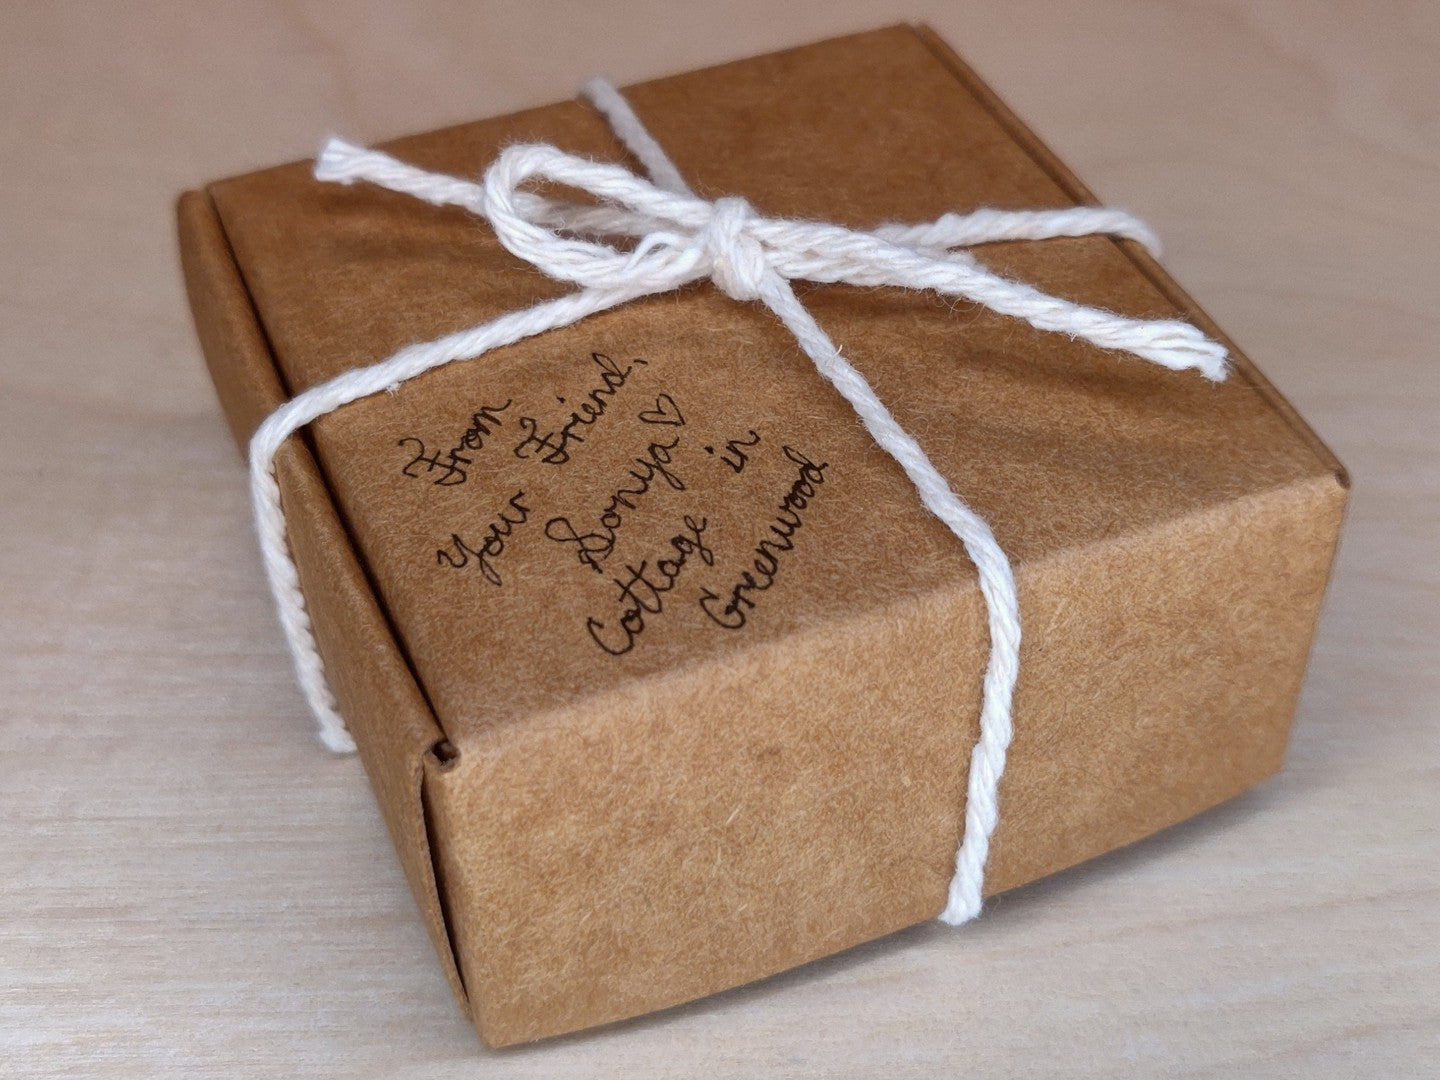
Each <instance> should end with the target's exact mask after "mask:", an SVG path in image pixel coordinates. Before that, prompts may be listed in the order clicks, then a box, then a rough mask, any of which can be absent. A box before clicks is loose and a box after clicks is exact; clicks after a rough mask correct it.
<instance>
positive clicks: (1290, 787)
mask: <svg viewBox="0 0 1440 1080" xmlns="http://www.w3.org/2000/svg"><path fill="white" fill-rule="evenodd" d="M904 18H912V19H924V20H926V21H928V22H930V23H931V24H932V25H934V26H935V27H936V28H937V29H938V30H939V31H940V32H941V33H942V34H943V35H944V36H945V37H946V38H947V39H948V40H950V41H951V42H952V43H953V44H954V45H955V46H956V47H957V49H959V51H960V52H961V53H962V54H963V55H965V56H966V57H967V58H968V59H969V60H970V61H971V62H972V63H973V64H974V65H975V66H976V67H977V68H978V69H979V70H980V72H981V74H982V75H984V76H985V77H986V78H987V79H988V80H990V81H991V83H992V84H993V85H994V86H995V87H996V88H997V89H998V90H999V91H1000V93H1001V94H1002V95H1004V96H1005V97H1006V98H1007V99H1008V100H1009V102H1010V103H1011V104H1012V105H1013V106H1014V107H1015V108H1016V109H1017V110H1018V111H1019V112H1020V114H1021V115H1022V116H1024V117H1025V118H1026V119H1027V120H1028V121H1030V122H1031V123H1032V124H1033V125H1034V126H1035V128H1036V129H1037V130H1038V131H1039V133H1040V134H1041V136H1042V137H1044V138H1045V139H1046V140H1047V141H1049V142H1050V143H1051V145H1052V146H1054V148H1055V149H1056V150H1057V151H1059V153H1060V154H1061V156H1062V157H1064V158H1065V159H1066V160H1067V161H1068V162H1070V163H1071V164H1072V165H1073V166H1074V167H1075V168H1076V170H1077V171H1078V172H1079V174H1080V175H1081V176H1082V177H1083V178H1084V179H1085V180H1086V181H1087V182H1088V183H1090V184H1091V185H1092V186H1093V187H1094V188H1095V189H1096V190H1098V191H1099V192H1100V193H1101V195H1102V196H1103V197H1105V198H1107V199H1108V200H1110V201H1113V202H1116V203H1119V204H1121V205H1125V206H1127V207H1129V208H1131V209H1133V210H1135V211H1137V212H1139V213H1140V214H1141V215H1142V216H1143V217H1145V218H1147V219H1148V220H1149V221H1150V222H1151V223H1152V224H1153V225H1154V226H1156V228H1157V229H1158V230H1159V232H1160V233H1161V235H1162V236H1163V237H1165V239H1166V240H1167V242H1168V255H1167V260H1166V261H1167V263H1168V265H1169V266H1170V267H1171V268H1172V269H1173V271H1174V272H1175V274H1176V276H1177V277H1178V278H1179V280H1180V281H1181V282H1182V283H1183V284H1184V285H1185V286H1186V287H1187V288H1189V289H1190V290H1191V291H1193V292H1194V294H1195V295H1196V296H1197V297H1198V298H1199V299H1200V300H1201V302H1202V303H1204V304H1205V305H1206V306H1207V307H1208V308H1209V309H1210V310H1211V311H1212V313H1213V314H1214V315H1215V316H1216V317H1217V318H1218V319H1219V321H1220V322H1221V323H1222V324H1223V325H1224V326H1225V327H1226V328H1227V329H1228V330H1229V331H1230V332H1231V333H1232V334H1233V335H1234V336H1235V337H1236V338H1237V340H1239V341H1240V342H1241V343H1242V344H1243V345H1244V346H1245V347H1246V349H1247V350H1248V351H1249V353H1250V354H1251V355H1252V356H1253V357H1254V359H1255V360H1256V361H1257V362H1258V363H1259V364H1260V365H1261V367H1262V368H1263V369H1264V370H1265V371H1266V372H1267V373H1268V374H1269V375H1270V376H1271V377H1272V378H1273V379H1274V380H1275V382H1276V383H1277V384H1278V385H1279V386H1280V387H1281V388H1282V390H1284V391H1285V393H1286V394H1287V395H1289V396H1290V397H1291V399H1292V400H1293V401H1294V402H1295V403H1296V404H1297V405H1298V406H1299V408H1300V409H1301V411H1302V412H1303V413H1304V414H1305V415H1306V416H1307V417H1308V418H1309V419H1310V420H1311V421H1312V422H1313V423H1314V425H1315V426H1316V428H1317V429H1318V430H1319V432H1320V433H1321V435H1322V436H1323V437H1324V438H1326V439H1327V441H1328V442H1329V443H1330V444H1331V446H1333V447H1334V449H1335V450H1336V451H1337V453H1338V454H1339V455H1340V457H1341V458H1342V459H1343V460H1344V461H1345V462H1346V463H1347V465H1349V466H1350V468H1351V469H1352V470H1353V473H1354V477H1355V494H1354V501H1353V503H1352V511H1351V516H1350V520H1349V522H1348V526H1347V529H1346V533H1345V538H1344V546H1343V551H1342V555H1341V558H1340V562H1339V565H1338V568H1337V570H1336V575H1335V580H1334V583H1333V586H1332V589H1331V593H1330V597H1329V601H1328V605H1327V609H1326V612H1325V615H1324V618H1323V621H1322V624H1321V627H1320V634H1319V640H1318V643H1317V645H1316V650H1315V654H1314V658H1313V662H1312V667H1311V672H1310V676H1309V680H1308V683H1307V686H1306V691H1305V695H1304V699H1303V702H1302V705H1301V710H1300V716H1299V720H1298V723H1297V727H1296V730H1295V735H1294V740H1293V743H1292V746H1291V751H1290V755H1289V761H1288V767H1287V770H1286V772H1285V773H1284V774H1283V775H1282V776H1281V777H1279V778H1278V779H1276V780H1274V781H1273V782H1271V783H1270V784H1268V785H1267V786H1266V787H1265V788H1263V789H1262V790H1260V791H1258V792H1255V793H1253V794H1251V795H1249V796H1246V797H1244V798H1242V799H1240V800H1238V801H1237V802H1235V803H1233V804H1231V805H1229V806H1227V807H1225V808H1223V809H1221V810H1219V811H1216V812H1213V813H1211V814H1209V815H1208V816H1206V817H1204V818H1202V819H1200V820H1198V821H1194V822H1191V823H1189V824H1187V825H1184V826H1181V827H1179V828H1176V829H1174V830H1172V831H1170V832H1169V833H1166V834H1164V835H1162V836H1160V837H1158V838H1156V839H1154V840H1151V841H1149V842H1146V843H1144V844H1141V845H1139V846H1137V847H1135V848H1134V849H1132V850H1128V851H1125V852H1122V853H1120V854H1117V855H1114V856H1111V857H1108V858H1105V859H1102V860H1100V861H1098V862H1096V863H1094V864H1091V865H1089V866H1085V867H1082V868H1080V869H1077V870H1074V871H1072V872H1070V873H1067V874H1064V875H1062V876H1060V877H1059V878H1056V879H1053V880H1051V881H1047V882H1044V883H1042V884H1039V885H1036V886H1032V887H1030V888H1028V889H1025V890H1022V891H1021V892H1019V893H1017V894H1013V895H1010V896H1008V897H1005V898H1003V899H1001V900H999V901H998V902H996V903H994V904H993V905H992V906H991V908H990V910H989V911H988V913H987V914H986V916H985V917H984V918H983V919H982V920H980V922H978V923H977V924H974V925H973V926H971V927H968V928H966V929H964V930H961V931H958V932H956V931H951V930H948V929H946V928H944V927H942V926H939V925H933V926H925V927H920V928H917V929H914V930H912V931H909V932H906V933H902V934H900V935H898V936H896V937H894V938H891V939H888V940H885V941H881V942H877V943H874V944H872V945H870V946H867V947H864V948H861V949H859V950H856V951H854V952H852V953H849V954H847V955H844V956H841V957H838V958H835V959H832V960H829V961H825V962H822V963H819V964H815V965H813V966H810V967H808V968H805V969H802V970H799V971H796V972H792V973H790V974H787V975H784V976H781V977H778V978H776V979H773V980H770V981H768V982H765V983H762V984H760V985H757V986H753V987H748V988H744V989H741V990H738V991H734V992H731V993H729V994H725V995H722V996H720V997H718V998H714V999H711V1000H708V1001H704V1002H700V1003H697V1004H695V1005H692V1006H688V1007H685V1008H682V1009H679V1010H675V1011H672V1012H670V1013H667V1014H664V1015H661V1016H658V1017H652V1018H648V1019H644V1020H640V1021H637V1022H632V1023H629V1024H625V1025H621V1026H619V1027H616V1028H612V1029H607V1030H604V1031H601V1032H598V1033H592V1034H586V1035H581V1036H575V1037H570V1038H566V1039H562V1040H559V1041H556V1042H552V1043H549V1044H544V1045H540V1046H536V1047H530V1048H524V1049H520V1050H515V1051H508V1052H502V1053H491V1052H487V1051H485V1050H483V1049H482V1047H481V1046H480V1044H479V1042H478V1040H477V1039H476V1037H475V1035H474V1034H473V1032H472V1031H471V1029H470V1028H469V1026H468V1025H467V1024H466V1023H465V1021H464V1020H462V1019H461V1017H460V1015H459V1014H458V1011H457V1010H456V1008H455V1006H454V1003H453V1002H452V1001H451V999H450V992H449V989H448V988H447V986H446V985H445V982H444V980H443V978H442V977H441V974H440V968H439V965H438V964H437V963H436V961H435V958H434V957H433V955H432V954H431V949H430V944H429V941H428V940H427V938H426V936H425V933H424V931H423V930H422V929H421V926H420V922H419V919H418V917H417V915H416V911H415V908H414V903H413V901H412V900H411V898H410V896H409V894H408V892H407V891H406V887H405V884H404V882H403V880H402V878H401V875H400V871H399V867H398V864H397V862H396V859H395V857H394V854H393V852H392V851H391V849H390V845H389V840H388V838H387V837H386V835H385V833H384V830H383V826H382V824H381V822H380V818H379V816H378V813H377V811H376V809H375V806H374V803H373V800H372V797H371V794H370V791H369V789H368V787H367V785H366V782H365V779H364V777H363V774H362V773H361V770H360V767H359V765H358V764H357V763H356V762H355V761H354V760H339V759H335V758H332V757H329V756H327V755H326V754H325V753H324V752H323V751H322V750H321V749H320V748H319V747H318V745H317V744H316V743H315V741H314V740H313V738H312V736H311V734H310V725H309V721H308V720H307V718H306V717H305V715H304V713H303V709H302V704H301V701H300V698H299V696H298V694H297V692H296V690H295V688H294V685H293V683H292V680H291V678H290V672H289V667H288V662H287V659H286V656H285V654H284V649H283V646H282V643H281V638H280V634H279V631H278V629H277V627H276V625H275V622H274V619H273V616H272V613H271V611H270V607H269V600H268V597H267V594H266V591H265V588H264V585H263V582H262V579H261V575H260V570H259V565H258V561H257V557H256V551H255V545H254V543H253V541H252V538H251V533H250V524H249V520H248V514H247V508H246V503H245V495H244V488H243V482H242V474H241V471H240V467H239V464H238V460H237V458H236V455H235V451H234V448H233V447H232V446H231V445H230V443H229V441H228V434H227V432H226V430H225V426H224V423H223V422H222V419H221V417H220V414H219V412H218V410H217V407H216V405H215V402H214V398H213V395H212V391H211V389H210V386H209V384H208V382H207V380H206V376H205V374H204V371H203V368H202V365H201V361H200V356H199V352H198V349H197V346H196V344H195V341H194V338H193V335H192V331H191V327H190V321H189V316H188V313H187V311H186V308H185V304H184V300H183V297H182V294H181V286H180V279H179V274H178V270H177V266H176V256H175V244H174V236H173V228H172V225H171V200H172V198H173V197H174V195H175V194H176V193H177V192H178V191H180V190H181V189H182V188H185V187H188V186H194V185H196V184H199V183H202V182H203V181H205V180H208V179H212V178H215V177H219V176H223V175H228V174H232V173H236V172H239V171H243V170H246V169H250V168H253V167H258V166H262V165H267V164H272V163H275V162H278V161H282V160H288V159H293V158H296V157H302V156H306V155H308V154H310V153H311V152H312V151H313V149H314V147H315V146H316V144H317V141H318V139H319V137H320V136H321V135H322V134H323V133H325V132H328V131H331V130H336V131H343V132H344V133H346V134H347V135H348V136H349V137H351V138H354V139H359V140H367V139H375V138H380V137H383V136H387V135H396V134H401V133H405V132H408V131H415V130H422V129H425V128H430V127H435V126H439V125H441V124H445V123H450V122H456V121H460V120H464V119H470V118H474V117H477V116H481V115H488V114H492V113H495V112H499V111H505V110H510V109H513V108H517V107H521V106H525V105H531V104H536V103H540V102H543V101H547V100H551V99H554V98H557V97H562V96H567V95H568V94H569V93H570V92H571V91H572V89H573V87H574V86H575V85H576V84H578V83H579V82H580V81H582V79H583V78H585V77H587V76H588V75H590V74H592V73H593V72H595V71H604V72H606V73H608V74H610V75H611V76H612V77H614V78H615V79H617V80H619V81H627V80H634V79H637V78H642V77H648V76H653V75H660V74H665V73H669V72H672V71H678V70H683V69H686V68H689V67H694V66H697V65H700V64H703V63H708V62H714V61H719V60H723V59H728V58H732V57H738V56H743V55H747V54H750V53H755V52H761V51H766V50H768V49H772V48H777V47H781V46H784V45H790V44H800V43H803V42H805V41H807V40H811V39H815V38H819V37H823V36H829V35H832V34H836V33H840V32H845V31H849V30H857V29H864V28H867V27H870V26H875V25H881V24H884V23H887V22H894V21H900V20H902V19H904ZM0 24H3V30H0V140H3V144H0V449H3V454H4V460H5V462H6V467H5V468H4V469H3V470H0V1074H4V1075H7V1076H8V1075H16V1076H25V1077H31V1076H105V1077H115V1076H120V1077H125V1076H187V1077H194V1076H212V1075H213V1076H267V1077H268V1076H277V1077H278V1076H307V1077H308V1076H345V1077H370V1076H403V1077H460V1076H467V1077H468V1076H476V1075H483V1076H494V1077H512V1076H513V1077H555V1076H615V1077H643V1076H689V1075H696V1074H703V1075H706V1076H712V1077H722V1076H756V1075H787V1076H788V1075H794V1076H846V1075H874V1076H884V1077H902V1076H925V1075H965V1076H973V1077H980V1076H1008V1075H1014V1076H1044V1075H1055V1076H1065V1077H1089V1076H1094V1077H1114V1076H1127V1075H1136V1076H1174V1077H1179V1076H1186V1077H1189V1076H1236V1077H1249V1076H1305V1077H1315V1076H1336V1077H1339V1076H1377V1077H1378V1076H1384V1077H1404V1076H1433V1075H1437V1071H1440V828H1437V821H1440V715H1437V712H1440V709H1437V706H1440V648H1437V644H1436V642H1437V634H1440V455H1437V449H1440V434H1437V432H1440V355H1437V353H1440V5H1434V4H1428V3H1423V2H1421V3H1415V4H1413V5H1400V4H1379V3H1375V4H1368V3H1361V2H1358V0H1357V2H1354V3H1351V4H1348V5H1319V4H1312V3H1307V2H1304V0H1293V2H1289V3H1284V2H1275V3H1259V2H1256V3H1243V4H1242V3H1207V4H1182V3H1178V2H1177V3H1139V2H1136V3H1125V2H1118V0H1110V2H1103V3H1101V2H1084V3H1081V2H1073V3H1065V4H1048V3H1015V2H1010V3H994V4H989V5H984V6H981V5H979V4H964V5H960V4H941V3H933V4H923V3H916V4H912V5H908V6H905V5H900V4H896V3H863V2H859V0H851V2H843V3H842V2H830V3H824V4H808V5H799V4H796V5H781V4H775V3H773V2H759V0H742V2H733V3H712V4H705V5H702V4H681V3H677V4H674V5H670V6H666V5H663V4H657V3H651V4H638V3H637V4H633V5H623V4H617V3H598V2H593V0H592V2H588V3H585V2H575V3H569V4H561V3H524V4H521V3H516V4H511V5H505V6H496V7H495V8H494V9H493V10H492V9H489V8H488V7H487V6H485V5H477V4H471V3H461V2H456V3H449V4H441V3H428V4H406V5H393V6H390V7H388V8H386V7H385V6H384V5H380V4H373V5H353V6H347V5H343V4H339V3H293V4H288V5H279V4H260V3H244V2H241V3H231V4H225V5H219V4H215V5H209V6H206V5H200V4H195V3H180V2H177V3H173V4H165V5H158V4H156V5H148V6H141V5H138V4H125V5H121V4H108V3H107V4H101V3H97V4H93V5H90V6H88V7H85V6H75V5H63V6H62V5H53V6H51V5H40V4H26V3H14V4H8V5H6V10H5V12H4V14H3V16H0Z"/></svg>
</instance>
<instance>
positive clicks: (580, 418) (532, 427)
mask: <svg viewBox="0 0 1440 1080" xmlns="http://www.w3.org/2000/svg"><path fill="white" fill-rule="evenodd" d="M590 359H591V360H592V361H593V362H594V363H595V366H596V367H598V368H599V369H600V385H599V386H597V387H594V388H593V389H592V390H590V392H589V393H587V394H586V395H585V398H584V400H583V401H581V402H580V404H579V405H578V406H576V407H575V408H574V409H573V410H572V411H571V413H570V415H569V416H568V417H567V418H566V419H565V421H564V423H562V424H561V425H560V426H559V427H558V428H552V429H550V430H548V431H541V430H540V421H538V420H536V419H535V418H534V417H532V416H522V417H520V428H521V430H522V431H524V432H525V438H524V439H522V440H521V441H520V442H519V443H517V444H516V446H515V449H514V454H515V456H516V457H518V458H529V457H539V459H540V460H541V461H543V462H544V463H545V464H546V465H563V464H565V462H567V461H569V460H570V446H571V444H572V443H583V442H584V441H585V436H584V434H583V433H582V429H584V428H587V427H589V426H590V425H591V424H593V423H595V421H597V420H599V419H600V418H601V417H602V416H604V415H605V413H606V411H607V410H608V409H609V407H610V401H611V399H612V398H614V396H615V395H616V394H617V393H619V391H620V388H621V387H623V386H624V385H625V383H626V382H627V381H629V379H630V374H631V372H633V371H634V370H635V368H636V367H637V366H642V365H644V364H646V363H648V361H645V360H641V359H639V358H638V357H637V358H636V359H634V360H631V361H630V363H629V364H627V365H626V366H624V367H621V366H620V365H619V364H617V363H616V362H615V361H614V360H611V359H610V357H608V356H606V355H605V354H604V353H598V352H597V353H591V354H590ZM556 400H557V401H559V402H560V404H562V405H564V404H566V402H565V399H564V398H563V397H557V398H556Z"/></svg>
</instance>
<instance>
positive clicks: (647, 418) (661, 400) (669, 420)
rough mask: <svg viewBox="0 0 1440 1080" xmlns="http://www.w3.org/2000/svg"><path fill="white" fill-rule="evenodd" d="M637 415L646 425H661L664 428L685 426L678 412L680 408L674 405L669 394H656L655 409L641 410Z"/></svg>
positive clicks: (681, 415) (673, 400) (683, 417)
mask: <svg viewBox="0 0 1440 1080" xmlns="http://www.w3.org/2000/svg"><path fill="white" fill-rule="evenodd" d="M638 415H639V417H640V419H641V420H643V421H644V422H645V423H647V424H662V425H664V426H666V427H684V426H685V416H684V414H682V413H681V412H680V406H678V405H676V404H675V399H674V398H673V397H671V396H670V395H669V394H657V395H656V396H655V407H654V408H653V409H641V410H640V412H639V414H638Z"/></svg>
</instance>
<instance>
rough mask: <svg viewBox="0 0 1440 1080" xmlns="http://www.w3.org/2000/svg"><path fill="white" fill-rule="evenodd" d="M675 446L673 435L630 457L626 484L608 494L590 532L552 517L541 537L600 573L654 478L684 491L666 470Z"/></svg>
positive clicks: (677, 437) (676, 477) (567, 519)
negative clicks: (567, 548) (627, 516)
mask: <svg viewBox="0 0 1440 1080" xmlns="http://www.w3.org/2000/svg"><path fill="white" fill-rule="evenodd" d="M679 445H680V436H679V435H676V436H675V438H673V439H671V440H670V441H669V442H664V443H662V442H652V443H651V444H650V445H649V447H647V448H646V450H645V453H644V455H643V456H640V457H636V458H634V459H633V460H634V462H635V467H634V468H632V469H631V470H630V471H629V472H627V473H626V474H625V475H626V477H627V478H628V482H627V483H625V484H624V485H623V486H621V487H619V488H616V489H615V491H614V492H613V493H612V494H611V496H610V498H609V500H608V501H607V502H606V503H605V505H604V507H603V508H602V509H601V511H600V514H599V517H598V519H597V521H596V524H595V527H594V528H593V529H591V530H590V531H588V532H580V531H579V530H578V529H576V528H575V526H574V525H573V524H572V523H571V521H570V519H569V518H565V517H553V518H551V519H550V520H549V521H547V522H546V523H545V535H546V536H548V537H549V538H550V539H551V540H554V541H555V542H556V543H560V544H570V545H573V547H574V551H575V557H576V558H577V559H579V560H580V562H581V563H583V564H584V565H586V566H588V567H590V569H591V570H594V571H595V572H596V573H597V574H598V573H601V569H600V564H601V563H602V562H604V561H605V560H606V559H608V558H609V557H610V555H611V553H612V552H613V551H614V550H615V540H616V537H617V535H618V534H619V532H620V528H621V526H622V525H624V524H625V513H626V512H627V511H631V510H635V509H636V508H637V507H638V506H639V502H638V500H639V499H640V498H641V497H642V496H643V495H645V493H646V492H648V491H649V490H650V488H651V486H652V485H653V484H654V483H655V481H656V479H657V478H658V479H660V480H663V481H664V482H665V483H666V484H668V485H669V486H670V487H671V488H673V489H674V490H676V491H684V490H685V481H684V480H682V479H680V477H679V475H678V474H676V473H675V472H674V471H673V470H672V469H671V468H670V467H669V466H670V463H671V462H672V461H673V460H674V450H675V448H676V447H677V446H679Z"/></svg>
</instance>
